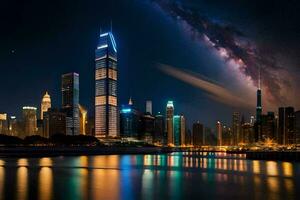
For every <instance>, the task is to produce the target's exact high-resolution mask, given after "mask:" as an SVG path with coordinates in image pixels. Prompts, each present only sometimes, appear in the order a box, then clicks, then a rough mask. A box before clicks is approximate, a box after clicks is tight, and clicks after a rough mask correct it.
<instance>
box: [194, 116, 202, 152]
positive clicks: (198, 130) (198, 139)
mask: <svg viewBox="0 0 300 200" xmlns="http://www.w3.org/2000/svg"><path fill="white" fill-rule="evenodd" d="M192 144H193V145H194V147H196V146H202V145H204V126H203V124H201V123H200V122H199V121H197V122H196V123H194V124H193V133H192Z"/></svg>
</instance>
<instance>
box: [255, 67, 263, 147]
mask: <svg viewBox="0 0 300 200" xmlns="http://www.w3.org/2000/svg"><path fill="white" fill-rule="evenodd" d="M260 78H261V77H260V69H259V77H258V88H257V92H256V121H255V125H254V128H255V137H254V138H255V142H258V141H260V140H261V139H262V133H261V115H262V103H261V88H260V82H261V80H260Z"/></svg>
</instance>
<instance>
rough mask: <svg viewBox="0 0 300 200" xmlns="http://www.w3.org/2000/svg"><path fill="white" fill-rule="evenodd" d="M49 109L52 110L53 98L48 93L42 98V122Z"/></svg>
mask: <svg viewBox="0 0 300 200" xmlns="http://www.w3.org/2000/svg"><path fill="white" fill-rule="evenodd" d="M49 108H51V98H50V95H49V94H48V92H46V93H45V94H44V96H43V98H42V103H41V115H40V119H41V120H43V118H44V112H47V111H48V109H49Z"/></svg>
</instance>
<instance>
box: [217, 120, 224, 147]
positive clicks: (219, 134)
mask: <svg viewBox="0 0 300 200" xmlns="http://www.w3.org/2000/svg"><path fill="white" fill-rule="evenodd" d="M222 131H223V127H222V124H221V122H220V121H217V123H216V135H217V145H218V146H222V145H223V138H222V135H223V133H222Z"/></svg>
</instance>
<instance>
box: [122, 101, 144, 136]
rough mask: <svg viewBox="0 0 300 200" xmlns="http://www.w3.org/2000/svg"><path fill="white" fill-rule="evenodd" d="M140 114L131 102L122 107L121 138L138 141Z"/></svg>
mask: <svg viewBox="0 0 300 200" xmlns="http://www.w3.org/2000/svg"><path fill="white" fill-rule="evenodd" d="M139 121H140V113H139V111H138V110H136V109H135V108H134V107H133V104H132V100H131V99H130V100H129V104H128V105H123V106H122V109H121V111H120V136H121V137H122V138H129V139H130V138H131V139H138V136H139Z"/></svg>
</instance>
